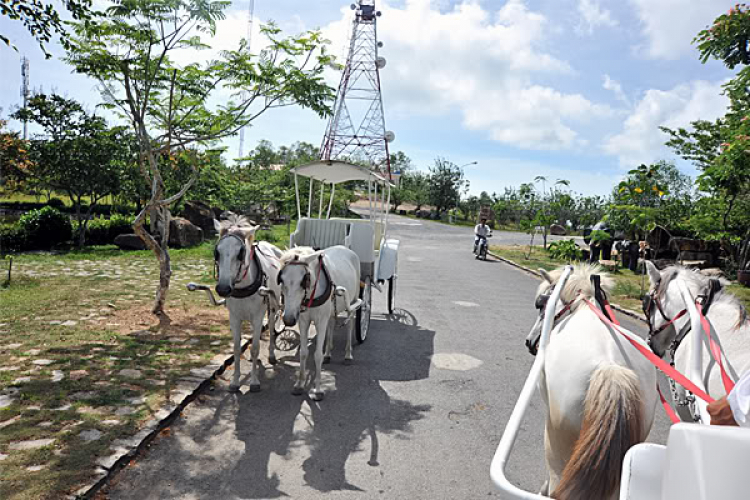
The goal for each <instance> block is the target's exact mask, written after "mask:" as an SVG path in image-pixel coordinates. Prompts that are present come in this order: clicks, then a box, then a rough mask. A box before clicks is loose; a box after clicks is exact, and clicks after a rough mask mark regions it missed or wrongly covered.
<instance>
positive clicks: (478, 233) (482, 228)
mask: <svg viewBox="0 0 750 500" xmlns="http://www.w3.org/2000/svg"><path fill="white" fill-rule="evenodd" d="M488 236H492V229H490V226H488V225H487V219H486V218H482V219H481V220H480V221H479V224H477V225H476V226H474V253H477V245H478V244H479V242H480V240H482V239H483V238H487V237H488Z"/></svg>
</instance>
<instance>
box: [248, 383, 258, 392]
mask: <svg viewBox="0 0 750 500" xmlns="http://www.w3.org/2000/svg"><path fill="white" fill-rule="evenodd" d="M250 392H260V384H250Z"/></svg>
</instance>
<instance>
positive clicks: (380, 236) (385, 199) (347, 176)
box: [289, 160, 399, 343]
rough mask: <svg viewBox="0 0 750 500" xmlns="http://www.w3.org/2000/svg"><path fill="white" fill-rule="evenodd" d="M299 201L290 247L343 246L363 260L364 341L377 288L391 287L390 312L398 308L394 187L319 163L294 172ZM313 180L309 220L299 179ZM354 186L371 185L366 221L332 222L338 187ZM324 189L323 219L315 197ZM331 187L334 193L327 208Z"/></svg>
mask: <svg viewBox="0 0 750 500" xmlns="http://www.w3.org/2000/svg"><path fill="white" fill-rule="evenodd" d="M292 173H293V174H294V186H295V194H296V199H297V216H298V222H297V229H296V231H295V232H294V233H292V235H291V236H290V238H289V246H290V248H293V247H296V246H309V247H313V248H315V249H316V250H320V249H325V248H329V247H332V246H335V245H343V246H345V247H347V248H349V249H351V250H352V251H354V253H356V254H357V256H358V257H359V261H360V279H361V283H360V298H361V305H360V306H359V308H358V309H357V321H356V329H355V332H356V337H357V341H358V342H360V343H361V342H364V341H365V339H366V338H367V333H368V331H369V328H370V314H371V311H372V288H373V287H374V288H375V289H377V290H378V291H383V290H382V288H381V285H385V283H386V282H387V283H388V287H387V293H388V297H387V299H388V313H389V314H392V313H393V309H394V307H395V305H396V285H397V280H398V246H399V241H398V240H395V239H391V238H388V215H389V206H390V195H391V186H392V185H391V183H390V182H389V181H388V180H387V179H385V178H384V177H383V176H381V175H379V174H378V173H377V172H375V171H373V170H370V169H368V168H366V167H363V166H360V165H354V164H351V163H347V162H343V161H337V160H320V161H317V162H314V163H310V164H307V165H301V166H299V167H296V168H294V169H292ZM300 177H304V178H307V179H309V197H308V200H307V215H306V216H303V214H302V200H301V199H300V190H299V178H300ZM350 181H360V182H366V183H367V193H368V213H367V216H366V217H365V218H357V219H353V218H331V207H332V206H333V199H334V194H335V192H336V186H337V185H338V184H341V183H344V182H350ZM316 182H318V183H319V184H320V187H319V189H320V191H319V194H320V196H319V202H318V207H317V208H318V216H317V217H314V216H313V210H314V207H313V206H312V201H313V193H314V192H316V190H317V186H316V184H315V183H316ZM326 187H328V189H329V190H330V195H329V199H328V203H327V206H326V204H325V203H324V198H325V194H326Z"/></svg>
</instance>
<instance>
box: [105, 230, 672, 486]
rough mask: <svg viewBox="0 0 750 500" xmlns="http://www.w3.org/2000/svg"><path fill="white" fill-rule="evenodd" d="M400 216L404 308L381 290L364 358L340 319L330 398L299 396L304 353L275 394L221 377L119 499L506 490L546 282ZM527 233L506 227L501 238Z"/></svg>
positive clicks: (128, 479)
mask: <svg viewBox="0 0 750 500" xmlns="http://www.w3.org/2000/svg"><path fill="white" fill-rule="evenodd" d="M392 222H393V224H392V225H391V227H390V234H391V237H395V238H398V239H400V240H401V247H400V251H399V277H400V279H399V281H398V293H397V304H396V307H397V309H398V310H397V314H396V315H395V317H394V318H390V317H388V316H387V315H386V314H385V311H386V302H385V294H384V293H377V292H374V294H373V295H374V301H373V308H374V314H373V316H372V322H371V330H370V333H369V336H368V339H367V341H366V342H365V343H364V344H362V345H360V346H358V347H357V348H356V349H355V351H354V358H355V361H354V365H352V366H344V365H343V364H342V360H343V348H344V338H343V329H339V330H337V332H336V341H335V349H334V356H333V363H332V364H330V365H327V366H326V368H325V373H324V381H325V386H326V397H325V399H324V400H323V401H322V402H319V403H317V402H314V401H311V400H310V399H309V398H308V397H307V396H301V397H300V396H292V395H291V389H292V385H293V376H294V371H295V369H296V364H295V363H294V362H293V358H292V357H291V354H289V353H287V354H288V356H284V355H282V356H280V357H279V359H280V361H281V363H280V365H277V367H276V368H273V369H271V368H270V367H269V365H267V364H266V365H265V366H266V368H268V370H266V372H265V377H264V378H263V377H262V378H261V385H262V392H260V393H249V392H246V393H244V394H239V395H234V394H230V393H229V392H228V391H227V387H228V381H224V380H219V381H217V383H216V384H215V388H214V389H213V390H212V391H209V392H207V393H206V394H205V396H202V397H201V398H200V401H196V402H194V403H193V404H191V406H190V407H189V408H188V409H187V410H186V411H185V412H183V415H182V416H181V417H180V418H179V419H178V420H177V422H176V423H175V424H174V425H173V427H172V429H171V432H170V433H169V435H166V436H164V437H161V438H160V439H158V440H157V441H156V442H155V443H154V444H153V445H152V447H151V449H150V450H149V451H148V453H147V454H146V456H144V457H141V458H139V459H138V461H137V462H136V463H135V465H133V466H132V467H129V468H127V469H126V470H124V471H123V472H121V473H120V475H119V476H118V477H117V478H116V483H115V485H114V486H113V488H112V489H111V490H110V491H109V497H110V498H112V499H134V500H146V499H168V498H170V499H171V498H180V499H226V500H231V499H250V498H252V499H259V498H279V497H291V498H299V499H318V498H384V499H397V498H398V499H401V498H416V499H458V498H461V499H468V498H486V497H498V496H499V495H498V493H497V492H496V491H495V489H494V487H493V485H492V483H491V481H490V478H489V466H490V461H491V459H492V456H493V454H494V452H495V448H496V446H497V444H498V442H499V439H500V436H501V434H502V432H503V429H504V426H505V423H506V422H507V420H508V417H509V415H510V412H511V410H512V409H513V406H514V404H515V402H516V398H517V396H518V394H519V392H520V389H521V387H522V385H523V382H524V380H525V379H526V376H527V374H528V370H529V368H530V367H531V364H532V362H533V358H532V357H531V355H529V353H528V352H527V351H526V348H525V347H524V339H525V337H526V335H527V333H528V331H529V328H530V327H531V326H532V325H533V323H534V320H535V315H536V311H535V309H534V307H533V300H534V292H535V289H536V287H537V285H538V281H537V280H536V279H535V278H534V277H532V276H529V275H528V274H526V273H523V272H521V271H519V270H517V269H515V268H512V267H510V266H508V265H506V264H504V263H501V262H497V261H487V262H482V261H477V260H475V259H474V256H473V255H472V253H471V244H472V231H471V229H470V228H457V227H452V226H446V225H443V224H438V223H433V222H425V221H415V220H412V219H407V218H403V217H393V218H392ZM521 238H523V241H521ZM527 238H528V236H527V235H522V234H520V233H500V232H496V233H495V238H494V239H493V243H504V242H511V243H514V242H519V243H525V242H527V241H528V240H527ZM623 323H624V326H626V327H627V328H630V329H631V330H633V331H637V332H640V333H641V334H643V333H645V332H644V327H643V325H642V324H638V323H634V322H632V321H629V320H627V319H625V320H624V321H623ZM227 331H228V330H227ZM229 342H230V338H229V336H228V335H227V343H229ZM261 349H262V350H261V352H262V353H263V356H264V357H265V352H266V351H267V349H266V348H265V347H262V348H261ZM244 365H246V366H243V378H245V382H246V383H247V380H248V379H247V378H246V377H245V375H244V374H246V373H247V372H248V368H249V366H247V365H248V363H247V362H244ZM225 375H227V378H229V377H228V376H229V375H231V374H225ZM245 389H247V388H246V387H245ZM543 412H544V408H543V403H542V402H541V400H540V399H538V398H537V399H535V400H534V401H533V402H532V405H531V408H530V410H529V413H528V414H527V415H528V418H527V419H526V421H525V424H524V426H523V430H522V432H521V434H520V435H519V437H518V440H517V441H516V446H515V449H514V452H513V455H512V456H511V460H510V465H509V474H510V476H511V479H512V480H513V481H514V482H515V483H516V484H518V485H520V486H521V487H523V488H526V489H529V490H531V491H537V490H538V488H539V487H540V486H541V484H542V483H543V482H544V474H545V467H544V458H543V418H544V413H543ZM667 428H668V427H667V421H666V418H665V417H664V416H663V415H662V413H658V416H657V423H656V425H655V427H654V429H653V430H652V433H651V436H650V438H649V440H651V441H656V442H665V440H666V434H667Z"/></svg>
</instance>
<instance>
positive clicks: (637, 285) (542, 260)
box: [490, 245, 648, 311]
mask: <svg viewBox="0 0 750 500" xmlns="http://www.w3.org/2000/svg"><path fill="white" fill-rule="evenodd" d="M490 250H491V251H492V253H494V254H496V255H499V256H500V257H504V258H506V259H508V260H512V261H513V262H515V263H517V264H520V265H522V266H524V267H528V268H531V269H534V270H537V269H540V268H541V269H544V270H545V271H551V270H553V269H557V268H558V267H560V266H562V265H565V264H567V262H565V261H562V260H557V259H552V258H551V257H550V256H549V254H548V253H547V252H546V251H545V250H544V249H543V248H542V247H541V246H540V247H534V249H533V251H532V253H531V256H530V257H529V258H528V259H527V258H526V254H527V252H528V246H525V245H524V246H519V245H514V246H501V245H491V246H490ZM610 275H611V276H612V277H613V278H614V279H615V287H614V289H613V291H612V296H611V297H610V301H611V302H612V303H615V304H618V305H620V306H622V307H625V308H626V309H631V310H633V311H640V308H641V295H642V292H641V283H642V282H643V286H644V287H645V288H644V289H645V290H648V278H644V277H643V276H642V275H640V274H635V273H633V272H632V271H630V270H629V269H625V268H619V269H618V270H617V271H616V272H610Z"/></svg>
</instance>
